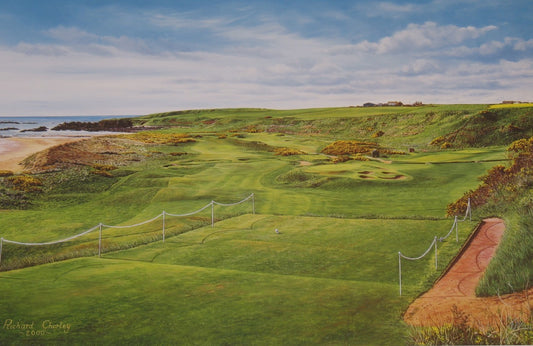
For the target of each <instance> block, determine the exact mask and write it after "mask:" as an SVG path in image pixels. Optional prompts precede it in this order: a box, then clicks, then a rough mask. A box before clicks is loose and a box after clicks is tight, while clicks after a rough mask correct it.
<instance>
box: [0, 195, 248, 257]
mask: <svg viewBox="0 0 533 346" xmlns="http://www.w3.org/2000/svg"><path fill="white" fill-rule="evenodd" d="M250 199H251V200H252V214H255V194H254V193H252V194H250V195H249V196H248V197H246V198H244V199H242V200H240V201H239V202H236V203H220V202H216V201H214V200H212V201H211V202H209V203H208V204H207V205H205V206H204V207H202V208H200V209H198V210H195V211H193V212H190V213H185V214H171V213H167V212H166V211H163V212H162V213H161V214H159V215H157V216H155V217H153V218H151V219H149V220H146V221H142V222H139V223H136V224H133V225H118V226H115V225H106V224H103V223H99V224H98V225H96V226H94V227H93V228H91V229H89V230H87V231H84V232H82V233H79V234H76V235H73V236H71V237H68V238H64V239H59V240H55V241H49V242H42V243H33V242H21V241H15V240H10V239H5V238H3V237H1V238H0V264H1V263H2V248H3V244H4V243H8V244H16V245H23V246H44V245H54V244H60V243H65V242H68V241H71V240H74V239H76V238H79V237H81V236H84V235H86V234H89V233H91V232H94V231H96V230H99V236H98V256H101V253H102V229H103V228H114V229H124V228H132V227H138V226H142V225H145V224H148V223H150V222H153V221H156V220H158V219H159V218H161V217H162V218H163V229H162V232H163V242H165V216H173V217H185V216H192V215H195V214H198V213H200V212H202V211H204V210H206V209H207V208H209V207H211V227H214V226H215V210H214V206H215V205H218V206H222V207H231V206H236V205H239V204H242V203H244V202H246V201H248V200H250Z"/></svg>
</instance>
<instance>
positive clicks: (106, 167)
mask: <svg viewBox="0 0 533 346" xmlns="http://www.w3.org/2000/svg"><path fill="white" fill-rule="evenodd" d="M93 168H94V169H96V170H98V171H113V170H115V169H118V167H117V166H113V165H101V164H98V163H95V164H94V165H93Z"/></svg>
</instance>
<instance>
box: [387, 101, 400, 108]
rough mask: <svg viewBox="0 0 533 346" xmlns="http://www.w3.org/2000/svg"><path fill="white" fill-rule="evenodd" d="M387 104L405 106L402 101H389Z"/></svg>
mask: <svg viewBox="0 0 533 346" xmlns="http://www.w3.org/2000/svg"><path fill="white" fill-rule="evenodd" d="M385 106H389V107H399V106H403V103H402V102H400V101H389V102H387V103H385Z"/></svg>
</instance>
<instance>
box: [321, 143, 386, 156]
mask: <svg viewBox="0 0 533 346" xmlns="http://www.w3.org/2000/svg"><path fill="white" fill-rule="evenodd" d="M378 148H379V145H378V144H377V143H368V142H360V141H336V142H334V143H331V144H329V145H327V146H326V147H325V148H324V149H322V152H323V153H324V154H328V155H352V154H369V153H371V152H372V151H373V150H375V149H378Z"/></svg>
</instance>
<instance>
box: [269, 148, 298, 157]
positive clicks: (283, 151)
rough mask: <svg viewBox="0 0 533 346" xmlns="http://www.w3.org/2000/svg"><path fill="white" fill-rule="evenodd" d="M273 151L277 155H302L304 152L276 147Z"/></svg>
mask: <svg viewBox="0 0 533 346" xmlns="http://www.w3.org/2000/svg"><path fill="white" fill-rule="evenodd" d="M274 153H275V154H276V155H279V156H292V155H304V154H305V153H304V152H303V151H301V150H298V149H291V148H276V149H274Z"/></svg>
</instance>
